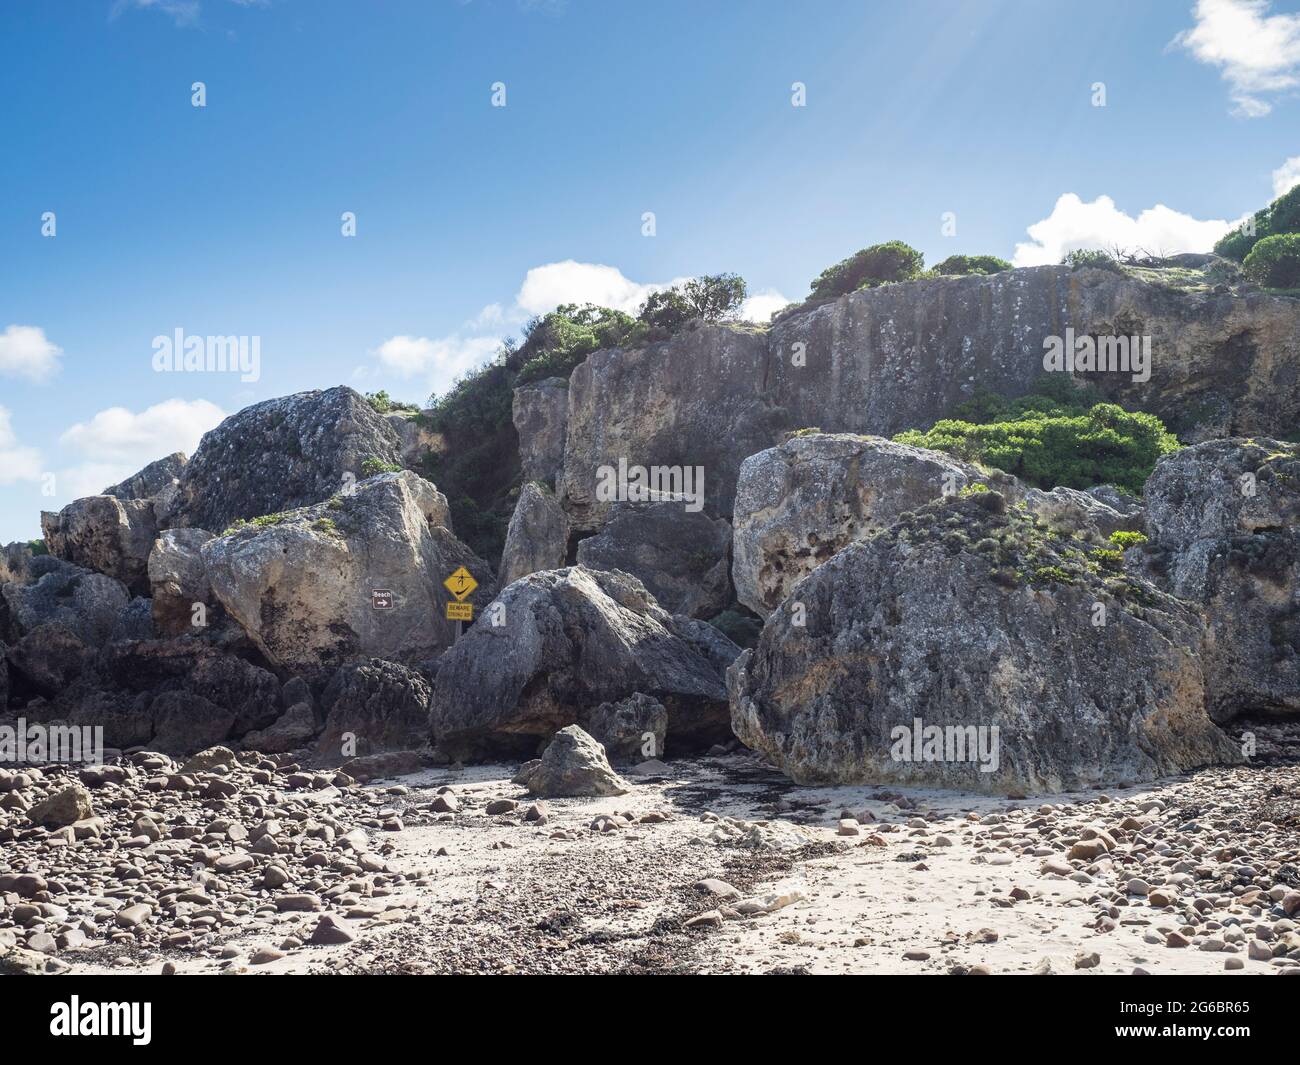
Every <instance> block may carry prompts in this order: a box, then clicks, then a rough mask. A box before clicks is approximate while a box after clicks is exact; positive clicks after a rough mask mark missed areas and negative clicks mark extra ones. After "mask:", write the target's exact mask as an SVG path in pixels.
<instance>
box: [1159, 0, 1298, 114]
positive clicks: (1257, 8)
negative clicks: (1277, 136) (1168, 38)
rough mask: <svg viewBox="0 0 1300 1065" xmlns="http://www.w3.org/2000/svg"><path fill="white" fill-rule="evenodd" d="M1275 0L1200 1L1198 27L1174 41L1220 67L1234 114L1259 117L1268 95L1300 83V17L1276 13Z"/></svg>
mask: <svg viewBox="0 0 1300 1065" xmlns="http://www.w3.org/2000/svg"><path fill="white" fill-rule="evenodd" d="M1272 7H1273V4H1272V0H1197V4H1196V6H1195V7H1194V8H1193V9H1192V17H1193V18H1194V19H1195V23H1196V24H1195V25H1194V26H1192V27H1191V28H1190V29H1186V30H1183V31H1182V32H1181V33H1180V34H1178V36H1176V37H1175V38H1174V39H1173V41H1172V42H1171V44H1172V46H1173V47H1178V48H1183V49H1185V50H1186V51H1187V52H1188V53H1189V54H1190V55H1191V56H1192V57H1193V58H1194V59H1196V60H1197V61H1198V62H1200V63H1206V64H1208V65H1210V66H1214V67H1218V68H1219V72H1220V74H1221V76H1222V77H1223V80H1224V81H1226V82H1227V83H1228V92H1229V96H1230V98H1231V99H1232V103H1233V109H1232V113H1233V114H1235V115H1239V116H1240V117H1242V118H1259V117H1261V116H1263V115H1267V114H1268V113H1269V112H1270V111H1272V110H1273V103H1272V101H1271V100H1269V99H1266V97H1276V96H1277V95H1279V94H1281V93H1286V92H1290V91H1292V90H1294V89H1296V88H1297V87H1300V15H1288V14H1280V13H1279V14H1270V12H1271V10H1272Z"/></svg>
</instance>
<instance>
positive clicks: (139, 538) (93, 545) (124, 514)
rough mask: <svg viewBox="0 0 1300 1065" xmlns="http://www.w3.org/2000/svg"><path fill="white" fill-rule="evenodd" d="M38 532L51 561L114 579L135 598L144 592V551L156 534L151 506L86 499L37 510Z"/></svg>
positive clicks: (103, 498)
mask: <svg viewBox="0 0 1300 1065" xmlns="http://www.w3.org/2000/svg"><path fill="white" fill-rule="evenodd" d="M41 528H42V530H43V531H44V534H45V546H46V547H47V548H48V549H49V552H50V554H51V555H53V556H54V557H55V558H61V559H63V560H65V561H67V562H72V563H74V564H75V565H78V566H84V567H85V568H86V569H91V570H94V571H95V572H97V573H103V574H106V575H108V576H110V577H115V578H116V579H117V580H119V581H121V582H122V583H123V584H125V585H126V586H127V588H128V589H130V590H131V591H132V592H135V593H137V594H146V593H147V592H148V591H149V575H148V561H149V551H150V549H151V548H152V547H153V542H154V538H155V537H156V536H157V535H158V520H157V518H156V517H155V515H154V509H153V503H152V501H150V500H148V499H126V500H122V499H118V498H117V497H116V496H109V495H99V496H86V497H85V498H83V499H78V500H76V501H75V502H72V503H69V504H68V505H67V506H66V507H64V508H63V509H62V510H60V511H58V512H57V513H54V512H51V511H43V512H42V513H41Z"/></svg>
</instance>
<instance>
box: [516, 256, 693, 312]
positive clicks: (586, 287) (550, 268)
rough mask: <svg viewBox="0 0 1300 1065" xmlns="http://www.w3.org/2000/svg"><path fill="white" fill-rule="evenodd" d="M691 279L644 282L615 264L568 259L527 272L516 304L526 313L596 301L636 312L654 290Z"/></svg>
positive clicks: (619, 309) (617, 308) (536, 267)
mask: <svg viewBox="0 0 1300 1065" xmlns="http://www.w3.org/2000/svg"><path fill="white" fill-rule="evenodd" d="M688 280H690V279H689V278H685V277H679V278H676V279H675V280H673V281H666V282H663V283H652V284H646V285H642V284H638V283H637V282H636V281H631V280H629V279H628V278H626V277H624V276H623V272H622V271H621V270H619V269H618V268H617V267H615V266H603V265H601V264H600V263H580V262H575V261H574V260H573V259H565V260H564V261H563V262H559V263H546V264H545V265H544V266H534V267H533V268H532V269H531V270H529V271H528V273H527V274H525V275H524V283H523V284H522V285H520V286H519V293H518V294H517V295H516V296H515V305H516V306H517V307H518V308H519V309H520V310H521V311H523V312H524V314H545V313H546V312H547V311H553V310H555V308H556V307H558V306H559V305H560V304H562V303H594V304H596V305H597V306H598V307H611V308H613V309H614V310H616V311H625V312H626V313H628V314H636V312H637V311H638V310H640V309H641V304H642V303H644V302H645V298H646V297H647V296H649V295H650V294H651V293H652V292H662V291H663V290H664V289H667V288H672V287H673V285H678V284H681V283H683V282H685V281H688Z"/></svg>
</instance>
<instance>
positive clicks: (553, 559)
mask: <svg viewBox="0 0 1300 1065" xmlns="http://www.w3.org/2000/svg"><path fill="white" fill-rule="evenodd" d="M568 547H569V519H568V518H567V517H566V516H565V514H564V511H563V510H562V509H561V508H560V504H559V502H558V501H557V500H556V498H555V495H554V493H552V492H550V491H548V490H547V489H545V488H542V487H541V486H540V485H538V484H535V483H534V482H532V481H528V482H527V483H525V484H524V486H523V487H522V488H521V489H520V490H519V501H518V502H517V503H515V512H514V513H513V514H512V515H511V516H510V526H509V528H507V529H506V544H505V549H504V550H503V551H502V553H501V585H502V587H505V585H507V584H510V583H512V582H514V581H517V580H518V579H519V578H520V577H527V576H528V574H530V573H536V572H537V571H538V570H544V569H559V568H560V567H561V566H563V565H564V562H565V554H566V552H567V551H568Z"/></svg>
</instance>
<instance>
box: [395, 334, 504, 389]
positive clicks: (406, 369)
mask: <svg viewBox="0 0 1300 1065" xmlns="http://www.w3.org/2000/svg"><path fill="white" fill-rule="evenodd" d="M500 345H501V338H500V337H490V336H483V337H462V336H460V335H458V334H453V335H452V336H447V337H441V338H439V339H437V340H430V339H429V338H428V337H412V336H395V337H389V338H388V339H387V340H385V341H384V342H383V343H382V344H380V345H379V347H377V348H374V349H372V350H371V351H370V353H369V354H371V355H374V356H375V357H376V358H378V359H379V363H380V365H381V366H382V367H383V368H384V369H386V370H388V371H390V372H391V373H394V374H396V375H397V376H398V377H424V376H431V377H433V378H435V379H436V380H438V381H448V382H449V381H450V380H451V379H452V378H454V377H456V376H457V375H458V374H462V373H464V372H465V371H466V370H470V369H473V368H474V367H475V366H478V365H479V364H480V363H482V362H484V361H486V360H487V359H488V358H490V357H491V356H492V354H493V353H494V352H495V351H496V350H497V348H498V347H500Z"/></svg>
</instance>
